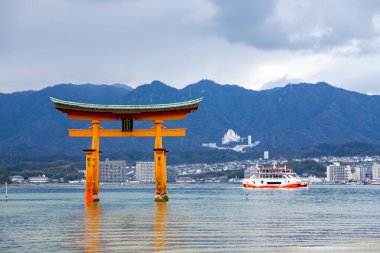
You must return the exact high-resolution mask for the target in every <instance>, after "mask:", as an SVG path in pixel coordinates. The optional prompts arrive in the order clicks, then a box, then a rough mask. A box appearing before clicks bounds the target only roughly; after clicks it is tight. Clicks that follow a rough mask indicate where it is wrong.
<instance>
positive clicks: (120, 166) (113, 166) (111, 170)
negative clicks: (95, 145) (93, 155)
mask: <svg viewBox="0 0 380 253" xmlns="http://www.w3.org/2000/svg"><path fill="white" fill-rule="evenodd" d="M99 164H100V182H104V183H112V182H113V183H116V182H125V181H126V179H127V162H126V161H125V160H114V161H111V160H109V159H108V158H107V159H106V160H105V161H101V162H100V163H99Z"/></svg>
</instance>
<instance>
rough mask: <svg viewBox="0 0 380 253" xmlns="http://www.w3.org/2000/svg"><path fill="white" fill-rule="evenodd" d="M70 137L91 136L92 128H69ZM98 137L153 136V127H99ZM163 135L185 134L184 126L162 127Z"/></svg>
mask: <svg viewBox="0 0 380 253" xmlns="http://www.w3.org/2000/svg"><path fill="white" fill-rule="evenodd" d="M69 136H70V137H92V129H69ZM99 136H100V137H155V136H156V130H155V129H136V130H133V131H132V132H123V131H121V130H118V129H107V130H105V129H99ZM162 136H163V137H176V136H186V128H179V129H162Z"/></svg>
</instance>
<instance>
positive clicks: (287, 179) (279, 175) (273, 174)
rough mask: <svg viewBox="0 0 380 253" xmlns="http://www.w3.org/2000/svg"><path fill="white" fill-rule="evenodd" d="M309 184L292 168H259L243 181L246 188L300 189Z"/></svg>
mask: <svg viewBox="0 0 380 253" xmlns="http://www.w3.org/2000/svg"><path fill="white" fill-rule="evenodd" d="M307 185H308V182H307V180H306V179H302V178H301V177H299V176H298V175H297V174H296V173H295V172H293V169H292V168H286V167H283V168H276V167H275V166H273V168H257V169H256V172H254V174H253V175H252V176H251V177H250V178H245V179H243V186H244V187H245V188H300V187H307Z"/></svg>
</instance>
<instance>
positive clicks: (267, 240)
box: [0, 184, 380, 252]
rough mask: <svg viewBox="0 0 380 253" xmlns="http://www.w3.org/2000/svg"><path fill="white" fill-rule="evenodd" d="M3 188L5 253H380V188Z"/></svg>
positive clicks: (1, 245) (0, 212) (0, 213)
mask: <svg viewBox="0 0 380 253" xmlns="http://www.w3.org/2000/svg"><path fill="white" fill-rule="evenodd" d="M8 192H9V198H10V200H9V201H8V202H5V201H3V199H4V198H5V196H4V188H1V190H0V198H1V199H2V200H1V202H0V252H52V251H56V252H152V251H167V252H380V186H310V187H309V188H307V189H286V190H285V189H284V190H278V189H277V190H273V189H251V190H246V189H243V188H242V187H240V185H233V184H225V185H223V184H202V185H197V184H194V185H193V184H191V185H169V197H170V201H169V202H168V203H155V202H154V200H153V197H154V194H153V192H154V186H153V185H133V186H102V187H101V202H100V203H99V204H94V205H91V206H88V207H85V206H84V204H83V195H84V194H83V187H76V186H60V187H52V186H33V187H30V186H29V187H27V186H21V187H9V188H8Z"/></svg>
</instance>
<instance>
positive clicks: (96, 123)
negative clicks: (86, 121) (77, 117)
mask: <svg viewBox="0 0 380 253" xmlns="http://www.w3.org/2000/svg"><path fill="white" fill-rule="evenodd" d="M99 130H100V120H93V121H92V149H93V150H94V152H93V158H94V189H93V194H94V195H93V197H92V200H93V201H99V200H100V196H99V195H100V192H99V189H100V168H99V158H100V151H99V148H100V143H99Z"/></svg>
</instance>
